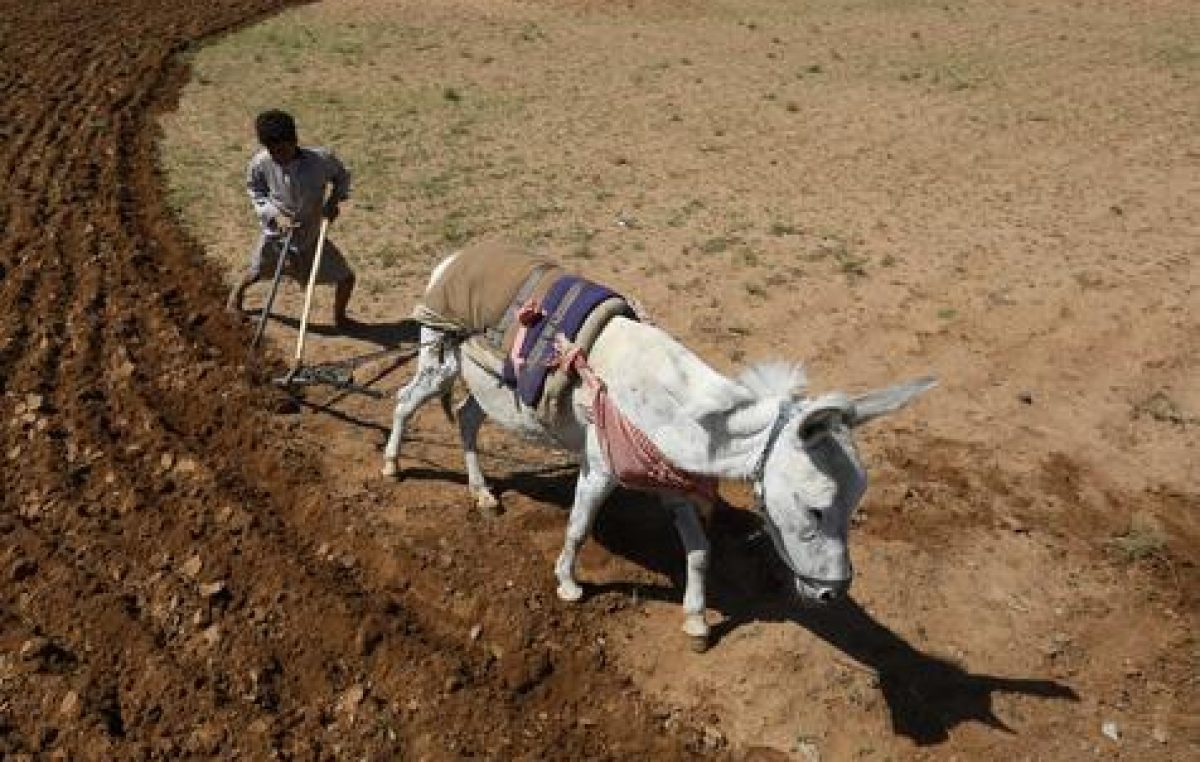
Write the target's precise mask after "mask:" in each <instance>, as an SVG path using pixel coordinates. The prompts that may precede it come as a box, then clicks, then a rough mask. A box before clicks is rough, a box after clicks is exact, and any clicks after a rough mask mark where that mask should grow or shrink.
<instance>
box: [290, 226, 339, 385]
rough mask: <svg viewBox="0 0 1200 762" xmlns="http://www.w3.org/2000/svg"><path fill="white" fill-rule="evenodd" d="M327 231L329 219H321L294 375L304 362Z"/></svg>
mask: <svg viewBox="0 0 1200 762" xmlns="http://www.w3.org/2000/svg"><path fill="white" fill-rule="evenodd" d="M328 229H329V218H328V217H322V218H321V230H320V232H319V233H317V251H316V253H315V254H314V255H313V262H312V269H311V270H309V271H308V289H307V290H306V291H305V292H304V311H303V312H301V313H300V336H299V337H298V338H297V339H296V357H295V358H294V359H293V360H292V372H291V373H289V374H288V375H289V376H292V375H294V374H295V372H296V371H297V370H298V369H299V368H300V364H301V363H302V362H303V361H304V335H305V332H306V331H307V330H308V312H309V310H310V309H312V298H313V291H314V290H315V288H316V285H317V271H318V270H320V269H321V250H322V249H324V248H325V232H326V231H327V230H328Z"/></svg>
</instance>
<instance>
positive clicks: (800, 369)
mask: <svg viewBox="0 0 1200 762" xmlns="http://www.w3.org/2000/svg"><path fill="white" fill-rule="evenodd" d="M737 380H738V383H740V384H741V385H742V386H744V387H746V388H747V389H748V390H749V391H750V393H751V394H753V395H754V396H755V397H757V398H759V399H772V398H779V397H783V398H787V397H798V396H800V395H802V394H803V393H804V390H805V389H806V388H807V387H808V375H807V374H806V373H805V372H804V366H802V365H800V364H798V363H791V362H787V361H785V360H767V361H764V362H760V363H755V364H754V365H751V366H749V367H748V368H746V369H745V370H743V371H742V372H741V373H740V374H738V377H737Z"/></svg>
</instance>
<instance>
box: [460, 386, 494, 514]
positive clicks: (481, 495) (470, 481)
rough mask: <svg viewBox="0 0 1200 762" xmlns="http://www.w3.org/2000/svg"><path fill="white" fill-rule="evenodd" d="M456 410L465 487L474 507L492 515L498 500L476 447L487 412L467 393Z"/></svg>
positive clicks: (473, 396)
mask: <svg viewBox="0 0 1200 762" xmlns="http://www.w3.org/2000/svg"><path fill="white" fill-rule="evenodd" d="M456 412H457V416H456V417H457V418H458V433H459V436H461V437H462V446H463V460H465V461H466V464H467V489H468V490H470V492H471V497H472V498H474V499H475V507H476V508H478V509H479V510H480V511H482V512H483V513H484V515H486V516H494V515H496V513H497V510H496V509H497V508H498V507H499V505H500V501H498V500H497V499H496V496H495V495H494V494H492V490H491V489H490V488H489V487H488V484H487V478H486V477H484V475H483V469H482V468H480V467H479V452H478V451H477V449H476V438H477V436H478V434H479V427H480V426H482V425H483V422H484V420H485V419H486V418H487V414H486V413H485V412H483V408H482V407H480V406H479V400H477V399H475V395H473V394H468V395H467V398H466V399H464V400H463V401H462V402H461V403H459V405H458V409H457V411H456Z"/></svg>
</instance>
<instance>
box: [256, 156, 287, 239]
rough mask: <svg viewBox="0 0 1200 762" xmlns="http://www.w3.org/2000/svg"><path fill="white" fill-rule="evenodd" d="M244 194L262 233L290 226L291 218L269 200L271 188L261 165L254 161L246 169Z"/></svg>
mask: <svg viewBox="0 0 1200 762" xmlns="http://www.w3.org/2000/svg"><path fill="white" fill-rule="evenodd" d="M246 192H247V193H248V194H249V195H250V203H251V204H252V205H253V206H254V213H255V215H257V216H258V224H259V225H260V226H262V229H263V230H264V231H266V232H275V231H278V230H281V229H283V228H284V227H287V225H290V220H291V218H290V217H288V215H287V214H286V213H285V212H284V211H283V210H282V209H280V208H279V207H278V206H276V205H275V202H274V201H272V200H271V186H270V185H269V184H268V183H267V174H266V172H265V171H264V170H263V166H262V164H261V163H259V162H257V161H254V160H251V162H250V166H249V167H247V169H246Z"/></svg>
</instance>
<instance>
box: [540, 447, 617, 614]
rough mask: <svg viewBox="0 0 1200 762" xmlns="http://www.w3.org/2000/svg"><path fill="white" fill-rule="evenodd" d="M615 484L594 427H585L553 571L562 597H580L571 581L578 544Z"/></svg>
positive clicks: (573, 579) (570, 599)
mask: <svg viewBox="0 0 1200 762" xmlns="http://www.w3.org/2000/svg"><path fill="white" fill-rule="evenodd" d="M616 486H617V480H616V479H614V478H613V476H612V474H611V473H609V471H608V465H607V464H606V463H605V462H604V455H603V454H602V453H601V452H600V447H599V443H598V442H597V441H596V434H595V431H594V430H593V429H591V428H589V430H588V434H587V443H586V444H585V446H584V448H583V458H582V462H581V463H580V466H579V478H578V480H576V482H575V504H574V505H572V506H571V517H570V518H569V519H567V536H566V540H565V541H564V542H563V549H562V553H560V554H559V556H558V561H557V562H556V563H555V564H554V575H555V576H556V577H558V597H559V598H561V599H562V600H564V601H568V602H574V601H578V600H579V599H580V598H582V597H583V588H581V587H580V586H579V583H578V582H576V581H575V561H576V559H577V558H578V556H579V548H580V547H581V546H582V545H583V542H584V540H586V539H587V536H588V534H589V533H590V532H591V531H592V523H593V522H594V521H595V520H596V514H597V513H598V512H599V510H600V506H601V504H603V503H604V500H605V499H606V498H607V497H608V496H609V495H610V494H612V491H613V489H614V488H616Z"/></svg>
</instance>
